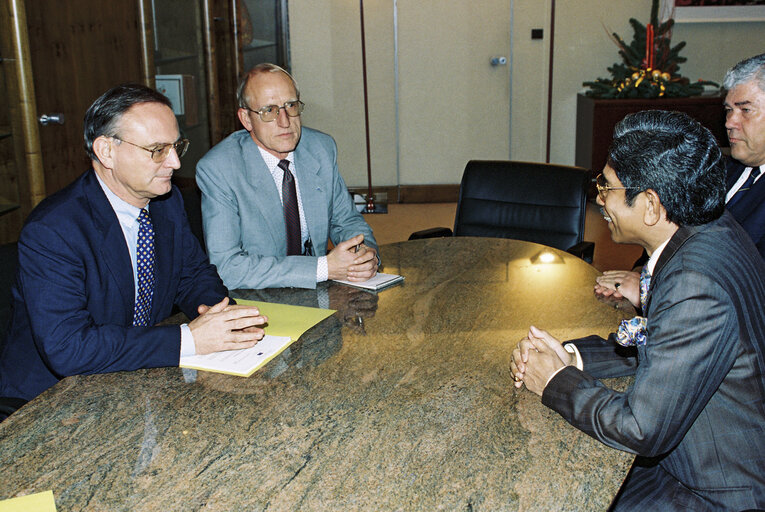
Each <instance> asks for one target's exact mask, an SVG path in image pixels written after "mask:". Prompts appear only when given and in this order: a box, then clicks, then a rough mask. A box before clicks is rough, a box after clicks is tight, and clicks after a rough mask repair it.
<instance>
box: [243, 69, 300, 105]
mask: <svg viewBox="0 0 765 512" xmlns="http://www.w3.org/2000/svg"><path fill="white" fill-rule="evenodd" d="M276 73H281V74H282V75H284V76H285V77H287V79H288V80H289V81H290V83H291V84H292V88H293V89H294V90H295V96H296V99H300V88H299V87H298V84H297V81H296V80H295V78H294V77H293V76H292V75H291V74H290V73H289V71H287V70H286V69H284V68H282V67H281V66H277V65H276V64H271V63H262V64H258V65H257V66H255V67H253V68H252V69H250V70H249V71H248V72H247V73H246V74H245V75H244V77H243V78H242V80H240V82H239V86H238V87H237V101H238V103H239V108H248V107H249V103H250V100H251V99H252V98H250V97H249V95H248V94H247V89H248V88H249V85H250V81H251V80H253V79H255V78H257V77H259V76H265V75H269V74H276Z"/></svg>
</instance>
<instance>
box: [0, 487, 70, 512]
mask: <svg viewBox="0 0 765 512" xmlns="http://www.w3.org/2000/svg"><path fill="white" fill-rule="evenodd" d="M0 512H56V501H55V500H54V499H53V491H43V492H38V493H35V494H28V495H26V496H19V497H18V498H11V499H9V500H3V501H0Z"/></svg>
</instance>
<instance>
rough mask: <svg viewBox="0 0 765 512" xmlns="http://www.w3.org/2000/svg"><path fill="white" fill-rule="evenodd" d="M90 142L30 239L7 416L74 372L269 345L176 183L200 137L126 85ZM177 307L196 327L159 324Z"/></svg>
mask: <svg viewBox="0 0 765 512" xmlns="http://www.w3.org/2000/svg"><path fill="white" fill-rule="evenodd" d="M84 135H85V149H86V151H87V153H88V156H89V157H90V159H91V162H92V166H93V168H92V170H88V171H86V172H85V173H84V174H83V175H82V176H81V177H80V178H78V179H77V180H76V181H74V182H73V183H72V184H71V185H69V186H67V187H66V188H64V189H63V190H61V191H59V192H58V193H56V194H54V195H52V196H50V197H48V198H47V199H45V200H44V201H42V202H41V203H40V204H39V205H38V206H37V207H36V208H35V209H34V211H33V212H32V213H31V214H30V215H29V218H28V219H27V221H26V224H25V226H24V229H23V230H22V232H21V236H20V238H19V244H18V254H19V263H18V271H17V275H16V284H15V286H14V288H13V316H12V320H11V326H10V329H9V334H8V340H7V342H6V343H5V345H4V349H3V352H2V354H0V397H2V398H0V406H2V409H3V410H4V411H5V412H4V413H0V414H7V413H9V412H10V410H9V409H12V408H11V407H7V406H9V405H10V406H13V407H18V406H20V405H21V404H23V403H24V401H26V400H31V399H32V398H34V397H35V396H37V395H38V394H40V393H42V392H43V391H45V390H46V389H47V388H49V387H51V386H53V385H54V384H56V382H58V381H59V380H60V379H62V378H64V377H67V376H70V375H78V374H92V373H106V372H116V371H122V370H135V369H138V368H151V367H159V366H177V365H178V363H179V359H180V357H181V356H182V355H193V354H207V353H211V352H217V351H220V350H231V349H239V348H248V347H252V346H253V345H255V343H256V342H257V341H258V340H260V339H261V338H262V337H263V330H262V329H261V328H259V327H258V326H260V325H262V324H263V323H264V322H265V321H266V319H265V317H263V316H261V315H260V314H259V312H258V310H257V308H253V307H245V306H236V305H231V304H229V301H228V297H227V294H228V290H226V288H225V287H224V286H223V283H222V282H221V280H220V278H219V277H218V275H217V274H216V272H215V268H214V267H213V266H212V265H210V264H209V262H207V260H206V258H205V256H204V253H203V252H202V249H201V247H200V245H199V242H198V240H197V239H196V238H195V237H194V235H193V234H192V233H191V229H190V227H189V225H188V221H187V220H186V216H185V213H184V209H183V204H182V201H181V198H180V193H179V191H178V189H177V188H175V187H173V186H172V184H171V181H170V179H171V177H172V175H173V171H175V169H178V168H179V167H180V165H181V163H180V157H181V156H183V154H184V153H185V151H186V148H187V147H188V144H189V141H188V140H185V139H181V138H180V135H179V132H178V124H177V122H176V119H175V115H174V114H173V111H172V109H171V105H170V101H169V100H168V99H167V98H166V97H165V96H163V95H162V94H160V93H158V92H156V91H154V90H153V89H150V88H148V87H145V86H143V85H138V84H126V85H121V86H117V87H115V88H113V89H110V90H109V91H107V92H106V93H104V94H103V95H102V96H101V97H100V98H98V99H97V100H96V101H95V102H94V103H93V105H91V107H90V108H89V109H88V112H87V113H86V115H85V134H84ZM174 304H177V305H178V306H179V307H180V308H181V310H182V311H183V312H184V313H186V315H187V316H188V317H189V318H192V319H193V320H192V321H191V322H189V323H188V324H183V325H163V326H158V325H157V323H158V322H160V321H162V320H164V319H165V318H167V317H168V316H169V315H170V312H171V310H172V307H173V305H174ZM0 419H2V418H0Z"/></svg>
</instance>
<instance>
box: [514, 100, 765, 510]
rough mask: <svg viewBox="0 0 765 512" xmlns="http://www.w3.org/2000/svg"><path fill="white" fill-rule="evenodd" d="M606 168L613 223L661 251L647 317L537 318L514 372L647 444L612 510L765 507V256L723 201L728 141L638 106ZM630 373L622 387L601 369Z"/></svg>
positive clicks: (647, 293)
mask: <svg viewBox="0 0 765 512" xmlns="http://www.w3.org/2000/svg"><path fill="white" fill-rule="evenodd" d="M601 178H602V179H599V180H598V204H600V205H601V206H602V208H603V211H604V216H605V217H606V220H607V221H608V227H609V229H610V230H611V237H612V238H613V239H614V241H615V242H619V243H636V244H640V245H641V246H643V248H645V249H646V251H647V252H648V254H649V255H650V258H649V260H648V263H647V264H646V267H645V268H644V270H643V273H642V274H641V290H640V293H641V303H642V304H643V311H644V314H645V317H637V318H633V319H632V320H630V321H626V320H625V321H624V322H623V323H622V325H620V326H619V330H618V331H617V333H615V334H613V335H611V336H610V337H609V339H608V340H604V339H602V338H600V337H598V336H590V337H588V338H583V339H578V340H572V341H571V342H568V343H566V344H565V345H561V343H560V342H559V341H557V340H556V339H555V338H553V337H552V336H551V335H550V334H548V333H547V332H545V331H542V330H540V329H537V328H535V327H531V328H530V329H529V335H528V336H527V337H526V338H525V339H524V340H521V342H520V343H519V346H518V348H517V349H516V350H515V351H514V352H513V361H512V363H511V369H512V371H513V376H514V379H515V380H516V383H515V385H516V387H520V386H522V385H524V384H525V385H526V387H527V388H528V389H529V390H531V391H533V392H535V393H537V394H539V395H541V396H542V403H543V404H545V405H546V406H548V407H550V408H551V409H553V410H555V411H557V412H558V413H559V414H560V415H561V416H563V417H564V418H565V419H566V421H568V422H569V423H571V424H572V425H573V426H575V427H576V428H578V429H580V430H582V431H583V432H585V433H586V434H588V435H590V436H592V437H594V438H595V439H598V440H599V441H601V442H603V443H605V444H606V445H608V446H611V447H613V448H616V449H619V450H624V451H627V452H631V453H635V454H637V455H638V457H637V458H636V459H635V463H634V465H633V466H632V470H631V471H630V474H629V475H628V476H627V479H626V480H625V482H624V484H623V485H622V489H621V491H620V494H619V496H617V498H616V501H615V503H614V505H613V508H612V509H609V510H614V511H622V510H640V511H643V510H662V511H664V510H693V511H707V510H709V511H718V510H736V511H740V510H752V509H765V471H764V470H763V468H764V467H765V466H763V461H765V315H764V314H763V311H765V263H764V262H763V259H762V258H761V257H760V254H759V252H758V251H757V248H756V247H755V245H754V243H753V242H752V239H751V237H750V236H749V235H748V234H747V232H746V231H744V229H743V228H742V227H741V225H739V224H738V223H737V222H736V220H735V219H734V218H733V216H732V215H731V214H730V213H729V212H728V211H725V188H726V187H725V164H724V161H723V158H722V154H721V152H720V149H719V147H718V146H717V142H716V141H715V139H714V137H713V136H712V134H711V133H710V132H709V130H707V129H706V128H704V127H702V126H701V125H700V124H699V123H698V122H696V121H694V120H693V119H691V118H690V117H688V116H687V115H685V114H681V113H678V112H663V111H657V110H653V111H647V112H640V113H638V114H632V115H630V116H627V117H626V118H625V119H624V120H622V121H621V122H620V123H619V124H618V125H617V126H616V128H615V131H614V141H613V144H612V146H611V149H610V151H609V158H608V163H607V164H606V166H605V168H604V169H603V174H602V176H601ZM623 375H634V382H633V384H632V385H631V386H630V387H629V388H628V389H627V390H626V391H624V392H620V391H615V390H613V389H609V388H608V387H606V386H605V385H603V383H601V382H600V381H599V380H597V379H601V378H607V377H617V376H623Z"/></svg>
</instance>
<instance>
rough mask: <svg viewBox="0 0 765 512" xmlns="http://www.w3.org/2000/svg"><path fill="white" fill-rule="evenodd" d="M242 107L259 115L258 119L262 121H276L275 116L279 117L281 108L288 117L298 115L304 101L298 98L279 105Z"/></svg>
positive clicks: (303, 106)
mask: <svg viewBox="0 0 765 512" xmlns="http://www.w3.org/2000/svg"><path fill="white" fill-rule="evenodd" d="M242 108H244V109H247V110H249V111H250V112H254V113H256V114H258V115H259V116H260V120H261V121H263V122H264V123H270V122H271V121H276V118H277V117H279V112H280V111H281V110H284V111H285V112H286V113H287V115H288V116H290V117H297V116H299V115H300V114H301V113H302V112H303V109H304V108H305V103H303V102H302V101H300V100H295V101H288V102H286V103H285V104H284V105H282V106H281V107H280V106H278V105H266V106H265V107H260V108H259V109H258V110H253V109H251V108H250V107H242Z"/></svg>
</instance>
